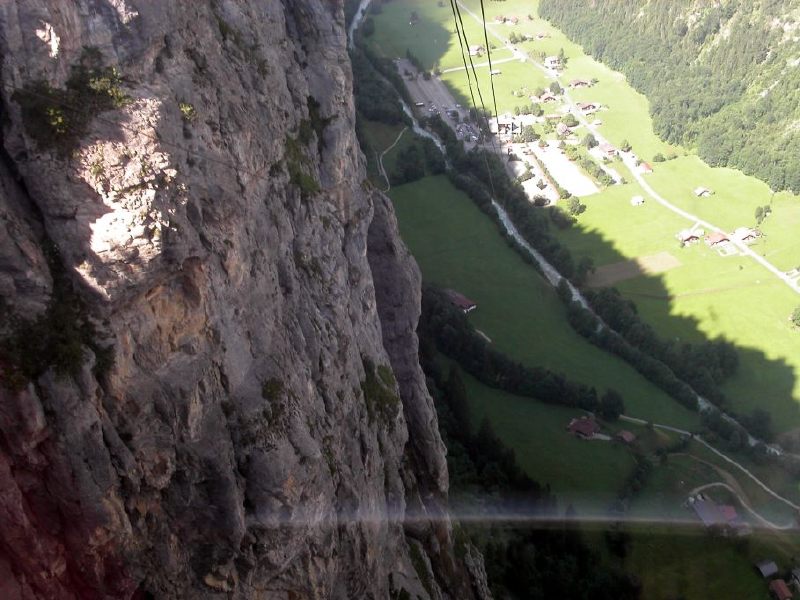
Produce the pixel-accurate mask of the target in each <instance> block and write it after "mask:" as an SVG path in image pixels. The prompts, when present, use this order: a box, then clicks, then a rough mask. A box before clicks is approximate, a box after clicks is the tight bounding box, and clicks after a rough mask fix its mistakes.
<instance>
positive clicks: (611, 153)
mask: <svg viewBox="0 0 800 600" xmlns="http://www.w3.org/2000/svg"><path fill="white" fill-rule="evenodd" d="M600 152H601V153H602V154H603V156H604V157H605V158H608V159H612V158H614V157H616V156H617V149H616V148H614V146H612V145H611V144H608V143H604V144H600Z"/></svg>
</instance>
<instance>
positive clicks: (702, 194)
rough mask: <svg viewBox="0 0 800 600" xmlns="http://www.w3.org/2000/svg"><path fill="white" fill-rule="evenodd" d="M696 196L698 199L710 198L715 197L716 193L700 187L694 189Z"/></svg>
mask: <svg viewBox="0 0 800 600" xmlns="http://www.w3.org/2000/svg"><path fill="white" fill-rule="evenodd" d="M694 195H695V196H697V197H698V198H708V197H709V196H713V195H714V192H712V191H711V190H710V189H708V188H706V187H703V186H700V187H697V188H695V189H694Z"/></svg>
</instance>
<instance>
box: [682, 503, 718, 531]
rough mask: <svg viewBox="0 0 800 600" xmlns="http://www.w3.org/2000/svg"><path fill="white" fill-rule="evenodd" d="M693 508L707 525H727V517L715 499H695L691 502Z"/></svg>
mask: <svg viewBox="0 0 800 600" xmlns="http://www.w3.org/2000/svg"><path fill="white" fill-rule="evenodd" d="M690 503H691V506H692V509H693V510H694V512H695V514H696V515H697V517H698V518H699V519H700V520H701V521H702V522H703V525H705V526H706V527H715V526H719V525H725V517H724V516H723V515H722V512H721V511H720V510H719V507H717V505H716V503H715V502H714V501H713V500H705V499H702V500H695V501H694V502H691V501H690Z"/></svg>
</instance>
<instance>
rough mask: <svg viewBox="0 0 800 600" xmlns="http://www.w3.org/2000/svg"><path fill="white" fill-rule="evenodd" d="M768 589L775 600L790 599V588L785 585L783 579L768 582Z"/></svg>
mask: <svg viewBox="0 0 800 600" xmlns="http://www.w3.org/2000/svg"><path fill="white" fill-rule="evenodd" d="M769 591H770V593H771V594H772V596H773V597H774V598H775V600H792V596H793V594H792V590H790V589H789V586H788V585H786V582H785V581H784V580H783V579H775V580H774V581H770V582H769Z"/></svg>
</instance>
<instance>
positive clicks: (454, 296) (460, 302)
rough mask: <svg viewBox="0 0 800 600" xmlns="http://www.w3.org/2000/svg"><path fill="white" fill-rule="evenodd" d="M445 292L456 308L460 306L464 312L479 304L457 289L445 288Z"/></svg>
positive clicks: (470, 310)
mask: <svg viewBox="0 0 800 600" xmlns="http://www.w3.org/2000/svg"><path fill="white" fill-rule="evenodd" d="M444 293H445V294H446V295H447V298H448V299H449V300H450V303H451V304H452V305H453V306H455V307H456V308H460V309H461V310H462V311H464V314H467V313H469V312H472V311H473V310H475V309H476V308H478V305H477V304H476V303H475V302H473V301H472V300H470V299H469V298H467V297H466V296H464V295H463V294H460V293H459V292H457V291H455V290H445V291H444Z"/></svg>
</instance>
